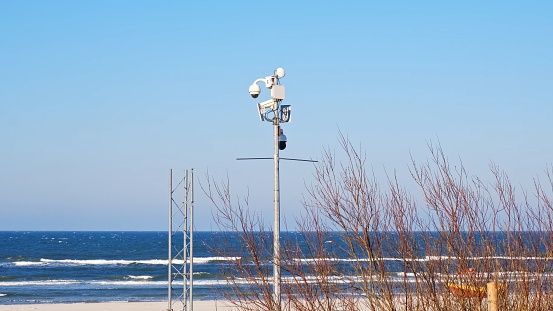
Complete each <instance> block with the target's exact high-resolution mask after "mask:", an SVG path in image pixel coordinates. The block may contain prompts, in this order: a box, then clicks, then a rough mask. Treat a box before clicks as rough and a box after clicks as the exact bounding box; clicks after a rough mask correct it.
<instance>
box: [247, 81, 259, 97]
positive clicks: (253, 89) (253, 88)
mask: <svg viewBox="0 0 553 311" xmlns="http://www.w3.org/2000/svg"><path fill="white" fill-rule="evenodd" d="M249 92H250V95H251V96H252V97H253V98H257V96H259V93H261V88H260V87H259V85H257V84H256V83H254V84H252V85H250V89H249Z"/></svg>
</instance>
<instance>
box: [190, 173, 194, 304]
mask: <svg viewBox="0 0 553 311" xmlns="http://www.w3.org/2000/svg"><path fill="white" fill-rule="evenodd" d="M193 268H194V169H191V170H190V296H189V297H190V311H193V310H194V304H193V299H192V290H193V288H194V282H193V278H194V270H193Z"/></svg>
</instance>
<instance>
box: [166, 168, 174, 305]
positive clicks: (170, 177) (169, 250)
mask: <svg viewBox="0 0 553 311" xmlns="http://www.w3.org/2000/svg"><path fill="white" fill-rule="evenodd" d="M172 216H173V170H169V232H168V233H169V234H168V236H169V241H168V244H167V249H168V252H169V254H168V257H167V258H168V261H167V277H168V282H167V311H172V310H173V309H172V308H171V302H172V299H171V298H172V297H171V282H172V275H171V272H172V267H173V262H172V260H171V258H172V257H173V256H172V255H171V248H172V246H171V243H172V241H171V235H172V234H173V217H172Z"/></svg>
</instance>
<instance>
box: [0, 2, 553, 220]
mask: <svg viewBox="0 0 553 311" xmlns="http://www.w3.org/2000/svg"><path fill="white" fill-rule="evenodd" d="M552 14H553V4H551V2H549V1H534V2H522V1H517V2H510V1H492V2H485V3H484V2H482V1H463V2H458V3H452V2H444V1H401V2H394V1H385V2H372V1H348V2H345V3H342V2H336V1H278V2H268V1H265V2H263V1H237V2H227V1H136V0H133V1H2V2H0V138H1V141H2V145H3V147H2V148H1V149H0V150H1V152H0V213H1V217H0V230H165V229H166V223H167V220H166V219H167V212H166V210H167V192H168V185H167V180H168V171H169V169H170V168H173V169H175V170H182V169H185V168H194V169H195V172H196V176H198V177H199V179H200V181H201V180H204V181H205V174H206V173H207V172H208V171H209V174H210V175H212V176H213V177H214V178H215V179H225V178H226V176H227V174H228V176H229V179H230V181H231V184H232V190H233V193H234V194H235V195H236V196H243V195H245V194H246V193H247V192H248V191H249V194H250V199H251V205H252V208H254V209H256V210H257V211H258V212H259V213H261V214H262V215H267V217H268V219H267V222H268V224H271V223H272V219H271V218H270V217H272V182H273V171H272V162H271V161H257V162H254V161H250V162H242V161H236V160H235V158H237V157H248V156H271V155H272V128H271V125H270V124H269V123H263V122H260V121H259V118H258V115H257V113H256V107H255V104H256V103H257V101H256V100H253V99H251V97H250V96H249V94H248V92H247V91H248V87H249V85H250V84H251V83H252V82H253V81H254V80H255V79H257V78H261V77H264V76H267V75H270V74H271V73H272V72H273V70H274V69H276V68H277V67H283V68H284V69H285V70H286V73H287V75H286V77H285V78H283V79H282V81H281V82H282V84H283V85H285V86H286V91H287V99H286V100H285V102H284V103H286V104H290V105H292V106H293V122H292V123H289V124H286V125H285V126H284V130H285V133H286V135H287V137H288V141H289V142H288V148H287V149H286V150H285V151H284V152H283V153H282V156H285V157H296V158H319V157H320V155H321V152H322V150H323V148H328V149H330V150H337V151H339V145H338V140H337V138H338V135H339V134H338V132H339V131H341V132H342V133H344V134H345V135H347V136H348V137H349V138H350V139H351V141H352V142H353V143H354V144H361V145H362V146H363V148H364V149H365V150H366V152H367V162H368V163H369V165H370V166H371V167H372V168H373V169H374V171H375V175H376V176H377V177H378V178H381V179H382V178H384V176H385V172H386V171H387V172H393V171H394V170H395V171H396V172H397V174H398V176H399V178H400V182H402V183H404V184H405V185H406V186H407V187H409V183H410V182H411V181H410V180H409V172H408V165H409V162H410V158H411V156H412V157H413V158H415V159H417V160H419V161H425V160H426V159H428V157H429V152H428V148H427V143H428V142H429V141H431V140H432V141H438V140H439V141H440V142H441V145H442V147H443V148H444V150H445V152H446V154H447V155H448V156H449V157H451V158H453V159H459V158H460V159H462V160H463V163H464V165H465V166H466V167H467V169H468V171H469V173H470V174H475V175H479V176H484V177H486V176H487V175H486V174H487V168H488V165H489V164H490V162H494V163H496V164H497V165H499V166H500V167H501V168H503V169H504V170H505V171H506V172H507V173H508V174H509V175H510V176H511V179H512V180H513V181H514V183H515V184H516V185H520V187H522V188H531V186H532V178H534V177H536V176H537V175H539V174H541V173H542V172H543V171H544V170H545V169H546V167H547V165H551V163H552V162H553V157H552V155H553V144H552V143H551V141H552V140H551V134H552V133H553V122H552V120H553V92H552V85H553V78H552V72H553V58H552V57H551V55H553V40H551V38H553V19H552V18H551V16H552ZM267 98H268V92H267V91H266V90H262V93H261V95H260V97H259V100H265V99H267ZM338 154H339V153H338ZM312 174H313V166H312V165H310V164H305V163H296V162H285V163H284V162H283V163H282V164H281V183H282V211H283V216H284V217H286V219H287V220H288V223H289V224H291V223H293V220H292V219H293V216H294V215H295V213H296V211H297V210H298V207H299V206H301V198H302V196H303V195H305V194H306V191H305V186H304V184H311V183H313V182H314V180H313V177H312ZM382 182H384V180H382ZM197 188H198V189H199V187H197ZM529 190H531V189H529ZM413 191H416V189H415V188H413ZM196 197H197V198H196V227H197V229H198V230H210V229H212V228H215V227H214V225H213V221H212V218H211V211H210V210H211V205H210V204H209V203H208V201H207V200H206V199H205V197H204V196H203V195H202V193H201V191H199V190H198V191H197V192H196Z"/></svg>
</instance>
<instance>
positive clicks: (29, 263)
mask: <svg viewBox="0 0 553 311" xmlns="http://www.w3.org/2000/svg"><path fill="white" fill-rule="evenodd" d="M13 264H14V265H16V266H18V267H27V266H41V265H45V263H44V262H40V261H14V263H13Z"/></svg>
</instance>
